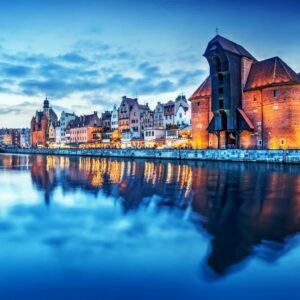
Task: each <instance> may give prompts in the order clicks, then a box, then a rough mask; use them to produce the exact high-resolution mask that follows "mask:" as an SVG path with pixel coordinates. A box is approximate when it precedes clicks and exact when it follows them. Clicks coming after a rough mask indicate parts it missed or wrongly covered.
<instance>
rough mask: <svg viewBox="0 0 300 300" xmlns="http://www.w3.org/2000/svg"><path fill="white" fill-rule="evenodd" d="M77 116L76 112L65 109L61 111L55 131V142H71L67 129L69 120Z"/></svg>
mask: <svg viewBox="0 0 300 300" xmlns="http://www.w3.org/2000/svg"><path fill="white" fill-rule="evenodd" d="M75 117H76V115H75V113H68V112H65V111H63V112H62V113H61V116H60V119H59V122H58V124H57V127H56V132H55V142H56V143H57V144H67V143H68V142H69V137H68V136H67V132H66V130H67V126H68V124H69V122H70V121H72V120H74V119H75Z"/></svg>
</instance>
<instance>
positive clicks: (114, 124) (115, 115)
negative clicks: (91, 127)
mask: <svg viewBox="0 0 300 300" xmlns="http://www.w3.org/2000/svg"><path fill="white" fill-rule="evenodd" d="M110 124H111V129H112V130H115V129H118V128H119V112H118V109H117V106H116V105H114V109H113V110H112V112H111V122H110Z"/></svg>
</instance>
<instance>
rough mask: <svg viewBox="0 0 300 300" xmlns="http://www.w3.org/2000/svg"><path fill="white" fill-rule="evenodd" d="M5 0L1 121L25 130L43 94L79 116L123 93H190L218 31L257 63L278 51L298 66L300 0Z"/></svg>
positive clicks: (155, 96) (148, 96)
mask: <svg viewBox="0 0 300 300" xmlns="http://www.w3.org/2000/svg"><path fill="white" fill-rule="evenodd" d="M7 2H8V1H4V3H3V4H2V7H3V9H2V10H1V12H0V17H1V21H0V25H1V27H2V31H1V32H0V103H1V107H0V115H1V124H0V127H28V126H29V121H30V118H31V116H32V115H33V114H34V113H35V111H36V109H37V108H38V107H40V106H41V104H42V101H43V99H44V97H45V94H47V95H48V97H49V98H50V99H51V102H52V103H53V107H54V109H55V110H56V111H57V112H58V113H60V112H61V111H62V110H63V109H64V110H66V111H69V112H73V111H75V112H76V113H78V114H81V113H90V112H91V111H93V110H97V111H100V112H101V111H104V110H106V109H110V110H111V109H112V108H113V105H114V104H118V103H119V102H120V100H121V97H122V96H123V95H127V96H129V97H130V96H131V97H139V99H140V102H141V103H144V102H149V103H150V106H151V107H152V108H154V105H155V103H156V102H157V101H164V102H166V101H168V100H170V99H174V98H175V97H176V96H177V95H178V94H181V93H184V94H185V95H186V96H187V97H190V96H191V94H192V93H193V91H194V90H195V88H196V87H197V86H198V85H199V84H200V83H201V82H202V81H203V80H204V79H205V77H207V75H208V74H209V70H208V65H207V62H206V60H205V58H204V57H203V56H202V54H203V52H204V49H205V45H206V44H207V42H208V41H209V40H210V39H211V38H213V36H215V35H216V28H218V32H219V34H220V35H222V36H225V37H226V38H229V39H231V40H234V41H236V42H239V43H241V44H242V45H244V46H245V48H246V49H247V50H249V51H250V52H251V53H252V54H253V55H254V56H255V57H256V58H257V59H258V60H261V59H266V58H269V57H273V56H281V57H282V58H283V59H284V60H285V61H286V62H287V63H288V64H289V65H290V66H291V67H292V68H293V69H294V70H296V71H297V72H299V71H300V63H299V54H298V52H299V50H298V49H299V42H297V40H296V39H294V38H293V37H296V36H297V35H298V36H299V33H300V29H299V26H297V18H298V17H299V13H298V11H299V8H300V4H299V3H297V1H293V0H290V1H287V2H286V4H285V6H283V5H282V4H281V3H280V2H279V1H275V2H274V1H273V2H272V6H269V5H268V1H260V2H259V5H258V1H253V2H252V3H247V4H245V5H243V6H242V7H241V6H239V5H238V2H237V1H230V2H229V1H210V3H201V2H202V1H193V0H190V1H147V2H146V3H138V2H137V1H134V0H131V1H130V0H126V1H116V0H115V1H113V2H112V3H110V4H108V3H104V1H89V3H88V4H87V3H84V1H81V0H77V1H66V0H65V1H56V0H55V1H51V3H50V1H43V3H38V1H33V0H29V1H26V4H25V3H22V1H18V0H14V1H9V3H7ZM258 7H259V9H258ZM254 10H255V11H254ZM249 12H252V13H249ZM253 14H255V18H254V17H253ZM285 16H288V18H285ZM275 20H284V22H283V21H281V22H275ZM274 32H275V34H274ZM245 33H246V34H245Z"/></svg>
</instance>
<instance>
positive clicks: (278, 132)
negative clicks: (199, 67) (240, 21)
mask: <svg viewBox="0 0 300 300" xmlns="http://www.w3.org/2000/svg"><path fill="white" fill-rule="evenodd" d="M204 56H205V57H206V59H207V61H208V63H209V66H210V75H209V77H208V78H206V79H205V81H204V82H203V83H202V84H201V85H200V87H199V88H198V89H197V90H196V91H195V93H194V94H193V95H192V96H191V98H190V100H191V103H192V136H193V147H194V148H201V149H205V148H209V147H210V148H256V149H257V148H258V149H293V148H299V147H300V76H299V74H297V73H296V72H295V71H294V70H292V69H291V68H290V67H289V66H288V65H287V64H286V63H285V62H284V61H282V59H280V58H279V57H273V58H270V59H266V60H263V61H257V60H256V59H255V58H254V57H253V56H252V55H251V54H250V53H249V52H248V51H247V50H246V49H245V48H244V47H242V46H241V45H238V44H236V43H234V42H232V41H230V40H228V39H226V38H224V37H221V36H220V35H217V36H216V37H215V38H213V39H212V40H211V41H210V42H209V43H208V46H207V48H206V51H205V53H204Z"/></svg>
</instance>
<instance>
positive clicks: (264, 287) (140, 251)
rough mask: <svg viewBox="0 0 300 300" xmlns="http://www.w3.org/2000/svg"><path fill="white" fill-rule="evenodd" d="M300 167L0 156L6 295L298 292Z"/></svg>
mask: <svg viewBox="0 0 300 300" xmlns="http://www.w3.org/2000/svg"><path fill="white" fill-rule="evenodd" d="M299 230H300V167H299V166H282V165H266V164H242V163H214V162H190V163H189V162H174V161H153V160H135V161H130V160H121V159H120V160H117V159H96V158H76V157H53V156H48V157H43V156H11V155H0V249H1V250H0V299H4V300H6V299H139V300H143V299H298V298H299V292H300V285H299V274H300V247H299V245H300V236H299Z"/></svg>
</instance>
